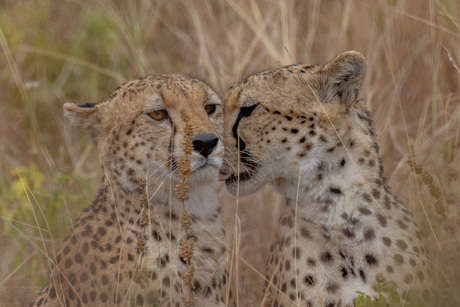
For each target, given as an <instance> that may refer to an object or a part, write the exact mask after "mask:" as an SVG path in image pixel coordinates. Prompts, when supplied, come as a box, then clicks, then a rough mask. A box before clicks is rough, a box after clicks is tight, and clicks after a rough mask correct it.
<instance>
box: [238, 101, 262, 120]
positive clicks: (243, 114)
mask: <svg viewBox="0 0 460 307" xmlns="http://www.w3.org/2000/svg"><path fill="white" fill-rule="evenodd" d="M258 105H259V104H254V105H252V106H250V107H241V108H240V114H241V117H248V116H249V115H251V113H252V111H254V109H255V108H256V107H257V106H258Z"/></svg>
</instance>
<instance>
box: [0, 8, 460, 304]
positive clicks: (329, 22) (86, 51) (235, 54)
mask: <svg viewBox="0 0 460 307" xmlns="http://www.w3.org/2000/svg"><path fill="white" fill-rule="evenodd" d="M81 3H84V4H81ZM128 3H129V4H128ZM0 46H1V52H0V67H1V69H0V101H1V104H0V170H1V177H0V214H1V219H0V244H1V246H3V248H2V249H1V250H0V258H1V261H0V302H1V303H0V304H2V305H7V306H23V305H25V304H26V303H27V302H29V301H30V300H31V299H32V298H33V297H34V295H35V294H36V293H37V292H38V291H39V289H40V288H41V287H42V286H43V284H44V282H45V280H46V278H47V276H48V270H49V266H48V262H47V260H46V255H45V254H46V253H50V252H51V251H52V250H54V249H55V248H56V247H57V246H59V244H60V242H62V240H63V239H64V236H65V234H66V233H68V231H69V228H70V227H71V224H72V220H73V219H74V218H75V217H76V216H78V213H79V212H80V210H81V208H82V207H85V206H87V205H89V203H90V200H91V199H92V198H93V195H94V193H95V190H94V188H93V187H97V186H99V178H100V177H101V176H102V173H101V171H99V163H98V161H97V158H96V153H95V150H94V147H93V146H92V145H91V144H89V141H88V139H87V138H85V137H80V134H78V133H74V132H71V130H70V128H69V125H68V124H67V123H65V122H64V121H63V118H62V104H63V103H64V102H67V101H76V102H86V101H95V102H99V101H102V100H104V99H105V98H106V97H108V96H109V94H110V93H111V91H112V90H113V89H114V88H115V87H116V86H117V85H119V84H120V83H121V82H124V81H127V80H130V79H134V78H137V77H139V76H142V75H144V74H147V73H172V72H176V73H185V74H191V75H194V76H198V77H200V78H202V79H204V80H208V83H210V84H211V85H212V86H214V87H215V88H216V89H217V90H220V91H223V90H225V89H226V88H227V87H228V86H229V85H230V84H231V83H233V82H235V81H238V80H240V79H241V78H242V77H244V76H245V75H247V74H249V73H252V72H255V71H258V70H261V69H264V68H267V67H273V66H279V65H285V64H290V63H295V62H303V63H323V62H325V61H327V60H329V59H331V58H332V57H333V56H335V55H336V54H338V53H340V52H342V51H344V50H350V49H353V50H357V51H360V52H361V53H363V54H364V55H365V57H366V59H367V63H368V75H367V78H366V81H365V90H366V94H365V95H366V99H367V101H368V103H369V106H370V108H371V109H372V111H373V117H374V120H375V124H376V128H377V131H378V133H379V143H380V146H381V156H382V159H383V164H384V166H385V174H386V176H387V178H388V179H389V184H390V186H391V187H392V189H393V191H394V192H395V193H396V194H398V195H399V196H400V198H401V199H403V200H404V201H405V202H406V203H407V204H408V206H409V207H410V210H411V211H412V212H414V213H415V215H416V218H417V220H418V222H419V224H420V225H421V226H422V228H423V233H424V237H425V238H426V242H427V244H428V246H429V249H430V250H431V253H430V259H431V261H432V263H433V266H434V268H435V271H436V273H437V274H436V278H437V279H436V281H435V284H434V287H436V288H439V289H441V290H442V292H441V294H440V295H439V300H440V302H443V304H446V305H450V306H456V305H458V304H459V303H460V294H459V292H458V289H460V277H459V276H460V261H459V260H458V259H460V257H459V256H460V255H459V254H460V242H459V241H460V237H459V233H460V231H459V230H460V205H459V200H460V189H459V187H460V179H459V173H460V157H459V153H460V125H459V121H460V70H459V66H460V52H459V50H460V4H459V3H458V1H456V0H444V1H441V0H427V1H419V0H388V1H364V0H363V1H359V0H354V1H351V0H343V1H333V0H329V1H326V0H325V1H320V0H309V1H300V0H299V1H291V0H287V1H269V0H265V1H257V0H241V1H234V0H218V1H211V0H208V1H206V0H197V1H187V2H185V1H178V0H173V1H171V0H157V1H140V0H139V1H129V2H128V1H127V2H121V1H109V0H99V1H92V2H90V1H84V2H80V1H58V2H56V1H51V0H41V1H32V0H23V1H12V0H5V1H2V2H0ZM408 159H410V160H411V161H415V162H416V163H417V167H418V168H416V165H415V164H411V165H412V167H411V166H409V165H408V164H407V163H406V161H407V160H408ZM417 173H418V174H417ZM423 174H425V177H424V175H423ZM426 174H428V175H429V177H430V178H431V180H429V179H426V178H427V177H426ZM427 180H428V181H427ZM25 187H27V188H25ZM430 191H437V193H435V194H433V193H432V192H430ZM222 199H223V200H222V204H223V209H224V218H225V221H226V224H227V226H228V227H227V228H228V229H229V231H230V234H231V233H232V231H233V230H236V231H237V233H236V234H235V236H234V237H236V238H238V242H237V245H239V259H240V261H239V262H238V266H237V268H238V273H237V274H236V275H234V276H233V278H234V279H235V276H236V277H237V281H238V294H239V305H240V306H249V305H250V304H255V303H256V302H257V301H258V297H257V294H255V293H257V291H259V290H260V289H261V286H262V284H263V279H262V278H261V276H260V273H259V272H262V274H263V272H264V263H265V257H266V256H267V250H268V245H269V242H270V238H271V237H272V235H273V233H274V232H275V231H276V225H277V214H278V212H279V210H280V208H281V205H282V202H281V198H280V197H279V196H278V195H275V194H274V193H273V192H272V191H270V189H269V188H264V189H263V190H262V191H261V192H259V193H258V194H255V195H252V196H249V197H246V198H242V199H240V200H239V201H238V202H237V201H236V200H235V198H234V197H233V196H230V195H229V194H228V193H226V192H225V191H223V192H222ZM440 212H444V214H442V213H440ZM235 213H236V215H235ZM235 217H237V218H235ZM235 223H236V224H235ZM232 237H233V236H232Z"/></svg>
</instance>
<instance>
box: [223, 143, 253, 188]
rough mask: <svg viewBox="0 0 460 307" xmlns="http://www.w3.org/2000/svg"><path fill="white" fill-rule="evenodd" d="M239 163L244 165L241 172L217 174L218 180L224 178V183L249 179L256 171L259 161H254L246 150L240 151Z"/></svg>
mask: <svg viewBox="0 0 460 307" xmlns="http://www.w3.org/2000/svg"><path fill="white" fill-rule="evenodd" d="M240 159H241V164H243V165H244V167H245V168H246V171H244V172H241V173H239V174H224V173H221V174H219V179H220V180H225V183H226V184H232V183H235V182H237V181H238V182H244V181H248V180H249V179H251V178H252V177H253V176H254V175H255V174H256V172H257V168H258V167H259V163H257V162H256V161H254V158H252V156H251V155H250V154H249V153H247V152H246V151H243V152H241V157H240Z"/></svg>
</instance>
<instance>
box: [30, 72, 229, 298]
mask: <svg viewBox="0 0 460 307" xmlns="http://www.w3.org/2000/svg"><path fill="white" fill-rule="evenodd" d="M64 112H65V115H66V117H67V118H68V119H69V120H70V121H71V123H72V124H74V125H76V126H78V127H80V128H83V130H86V131H87V132H88V133H89V134H90V135H91V137H92V139H93V141H94V142H95V143H96V145H97V150H98V154H99V158H100V160H101V162H102V165H103V170H104V173H105V176H104V180H103V183H102V188H101V189H100V190H99V193H98V195H97V196H96V198H95V200H94V201H93V204H92V205H91V206H90V207H89V208H87V209H85V210H84V211H83V213H82V214H81V215H80V217H79V218H78V220H77V221H76V222H75V225H74V227H73V229H72V231H71V233H70V235H69V236H68V238H67V239H66V240H65V242H64V244H63V245H62V247H61V248H60V249H59V251H58V252H57V254H56V257H55V258H54V257H51V259H50V261H51V262H52V269H51V276H50V279H49V282H48V284H47V285H46V286H45V288H44V289H43V290H42V292H41V293H40V294H39V295H38V297H37V298H36V299H35V301H34V302H33V303H32V306H114V305H122V306H143V305H146V306H174V307H177V306H183V305H185V303H186V302H187V303H189V302H194V304H191V305H192V306H193V305H194V306H225V304H224V302H225V297H224V293H225V285H226V280H227V277H226V254H225V252H226V243H225V234H224V230H223V227H222V223H221V221H220V214H219V207H218V202H217V185H218V174H219V169H220V168H221V165H222V158H223V145H222V142H221V141H220V136H221V135H222V125H223V122H222V121H223V116H222V107H221V101H220V99H219V98H218V97H217V95H216V94H215V93H214V92H213V91H212V90H211V89H210V88H209V87H208V86H207V85H205V84H204V83H202V82H200V81H198V80H196V79H192V78H189V77H186V76H182V75H151V76H148V77H146V78H142V79H139V80H135V81H131V82H129V83H127V84H125V85H123V86H122V87H120V88H118V89H117V90H115V92H114V93H113V94H112V96H111V97H110V98H109V99H108V100H107V101H105V102H103V103H101V104H82V105H76V104H71V103H68V104H65V105H64ZM186 121H187V122H186ZM187 127H188V128H187ZM190 127H192V128H193V129H192V128H190ZM184 144H189V147H190V146H193V148H188V149H187V148H186V147H187V146H184ZM190 144H191V145H190ZM186 150H188V151H190V152H189V153H188V154H186ZM181 166H182V167H183V168H184V169H185V170H184V172H185V173H187V174H186V175H187V179H186V182H187V184H188V200H186V201H185V206H184V207H185V209H186V210H187V212H188V213H189V214H190V215H189V216H190V217H189V218H188V219H185V222H187V223H188V224H190V225H189V226H188V227H189V229H188V230H187V231H184V223H182V222H183V221H182V222H181V219H182V217H183V216H184V215H183V208H184V207H183V206H182V203H181V202H179V201H178V200H177V199H176V198H175V196H174V194H173V193H171V189H174V187H175V186H176V185H177V184H178V183H180V182H181V181H182V180H183V178H182V177H181V176H179V175H180V174H179V170H178V168H180V167H181ZM181 174H182V173H181ZM182 192H184V191H182ZM191 241H193V246H192V248H191V250H192V251H193V256H192V257H191V259H190V252H182V251H181V249H182V248H183V246H185V245H186V244H183V242H186V243H187V244H189V245H188V246H190V242H191ZM192 267H193V269H194V272H192V274H189V275H187V276H189V277H190V276H191V277H190V278H189V279H190V280H188V281H186V278H184V275H183V274H186V272H189V271H190V270H191V268H192ZM193 269H192V270H193ZM191 292H193V294H192V293H191Z"/></svg>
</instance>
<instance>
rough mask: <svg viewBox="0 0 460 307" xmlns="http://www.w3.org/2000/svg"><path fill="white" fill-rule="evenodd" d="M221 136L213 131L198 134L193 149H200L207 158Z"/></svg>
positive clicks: (193, 141)
mask: <svg viewBox="0 0 460 307" xmlns="http://www.w3.org/2000/svg"><path fill="white" fill-rule="evenodd" d="M217 142H219V138H218V137H217V136H215V135H214V134H212V133H207V134H198V135H197V136H195V138H194V139H193V140H192V143H193V149H195V150H196V151H198V152H199V153H200V154H201V155H202V156H203V157H205V158H207V157H208V156H209V154H210V153H211V152H212V150H213V149H214V147H216V145H217Z"/></svg>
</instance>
